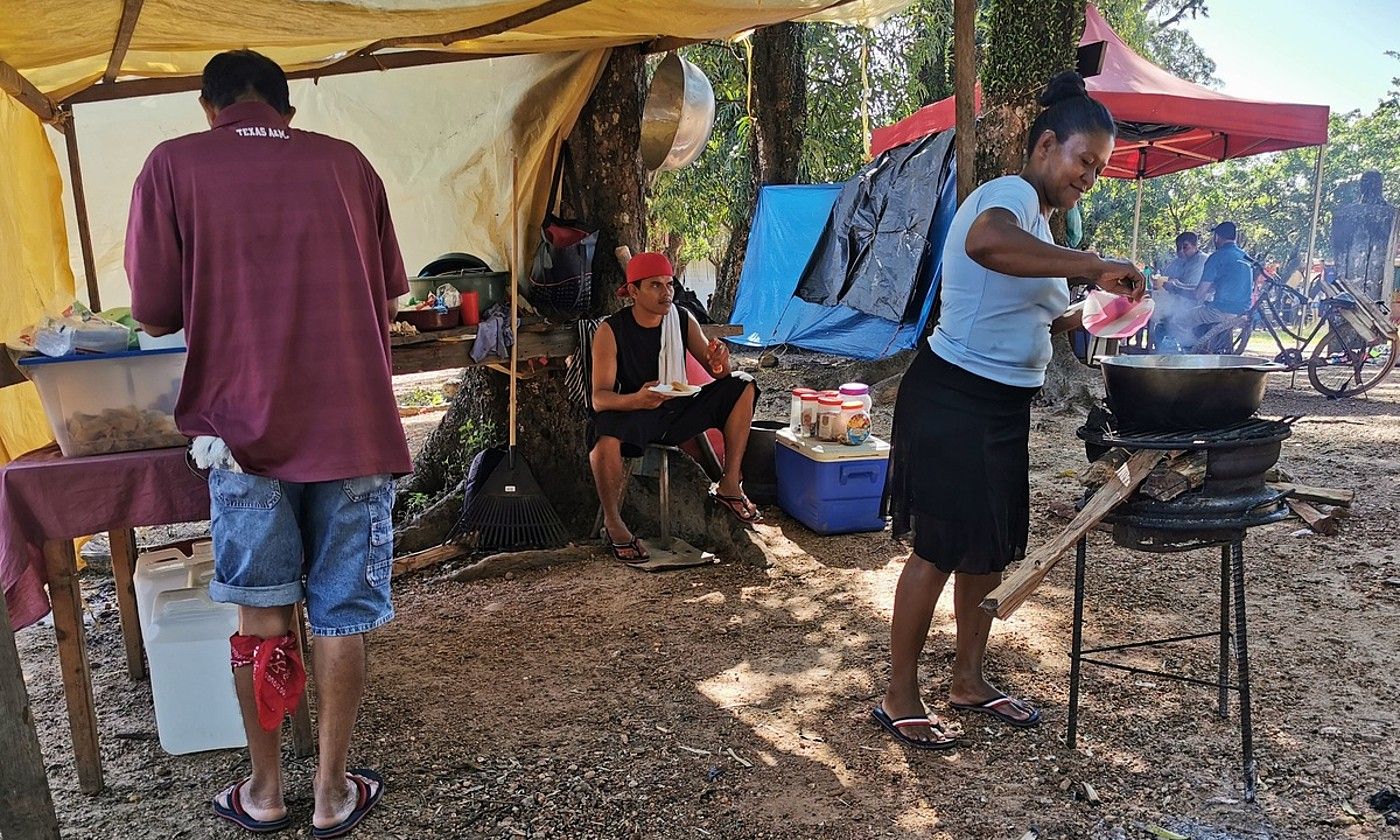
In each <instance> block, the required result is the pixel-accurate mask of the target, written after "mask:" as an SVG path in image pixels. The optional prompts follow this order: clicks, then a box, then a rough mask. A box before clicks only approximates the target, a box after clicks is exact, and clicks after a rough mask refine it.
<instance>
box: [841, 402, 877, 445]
mask: <svg viewBox="0 0 1400 840" xmlns="http://www.w3.org/2000/svg"><path fill="white" fill-rule="evenodd" d="M837 425H838V430H839V433H840V437H841V442H842V443H844V444H847V445H849V446H860V445H861V444H862V443H865V442H866V441H867V440H869V439H870V409H869V408H867V407H866V405H865V403H863V402H861V401H860V400H846V401H845V402H843V403H841V419H840V420H839V421H838V424H837Z"/></svg>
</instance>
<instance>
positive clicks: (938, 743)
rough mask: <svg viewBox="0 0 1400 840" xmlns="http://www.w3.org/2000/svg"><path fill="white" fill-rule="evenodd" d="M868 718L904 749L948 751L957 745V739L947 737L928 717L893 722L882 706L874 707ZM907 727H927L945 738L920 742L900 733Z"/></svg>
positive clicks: (945, 732)
mask: <svg viewBox="0 0 1400 840" xmlns="http://www.w3.org/2000/svg"><path fill="white" fill-rule="evenodd" d="M870 716H871V717H872V718H874V719H875V722H876V723H878V724H880V727H881V728H882V729H884V730H885V731H886V732H888V733H890V734H891V735H893V736H894V739H895V740H896V741H898V742H900V743H901V744H903V745H904V746H906V747H913V748H914V749H916V750H948V749H952V748H953V747H956V746H957V745H958V738H957V737H956V736H953V735H948V732H947V730H946V729H944V728H943V727H942V726H941V725H939V724H936V723H934V722H933V721H932V720H930V719H929V717H928V715H914V716H913V717H905V718H900V719H899V720H894V719H893V718H891V717H890V714H889V712H887V711H885V708H884V707H883V706H876V707H875V708H873V709H871V710H870ZM909 726H927V727H929V728H930V729H932V730H933V731H934V732H942V733H943V734H944V736H945V737H944V738H941V739H934V740H932V741H921V740H919V739H918V738H911V737H909V736H908V735H905V734H904V732H903V731H901V729H902V728H903V727H909Z"/></svg>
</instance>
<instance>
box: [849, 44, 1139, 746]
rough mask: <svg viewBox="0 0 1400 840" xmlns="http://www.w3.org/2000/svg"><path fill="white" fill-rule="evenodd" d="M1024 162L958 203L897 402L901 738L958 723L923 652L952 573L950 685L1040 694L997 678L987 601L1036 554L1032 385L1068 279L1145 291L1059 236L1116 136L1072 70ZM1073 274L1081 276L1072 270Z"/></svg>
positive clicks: (896, 670)
mask: <svg viewBox="0 0 1400 840" xmlns="http://www.w3.org/2000/svg"><path fill="white" fill-rule="evenodd" d="M1040 104H1041V105H1042V106H1043V107H1044V110H1043V111H1042V112H1041V113H1040V115H1039V116H1038V117H1037V118H1036V119H1035V122H1034V123H1033V124H1032V125H1031V129H1030V135H1029V137H1028V140H1027V148H1026V164H1025V166H1024V168H1023V169H1022V170H1021V173H1020V174H1019V175H1010V176H1006V177H1003V178H997V179H996V180H994V181H989V182H988V183H986V184H983V185H982V186H981V187H979V188H977V189H976V190H974V191H973V193H972V194H971V195H969V196H968V197H967V200H966V201H964V202H963V204H962V206H961V207H960V208H959V209H958V212H957V215H956V216H955V217H954V218H953V222H952V226H951V227H950V229H949V231H948V239H947V243H946V245H945V246H944V249H943V280H942V289H941V292H940V294H941V295H942V310H941V314H940V316H939V319H938V323H937V325H936V326H935V328H934V331H933V335H932V336H931V337H930V338H929V340H928V341H927V342H924V343H921V344H920V346H919V350H918V355H917V357H916V358H915V360H914V363H913V364H912V365H911V366H910V368H909V371H908V372H907V373H906V374H905V376H904V380H903V384H902V385H901V387H900V389H899V398H898V401H897V402H896V404H895V412H894V433H893V451H892V452H891V469H890V478H889V481H888V483H887V485H886V487H885V501H886V504H887V506H888V509H889V513H890V515H891V516H892V518H893V522H894V531H895V535H896V536H900V535H903V534H906V533H909V532H910V531H912V533H913V545H914V552H913V556H911V557H910V558H909V560H908V561H907V562H906V563H905V565H904V571H903V573H902V574H901V575H900V578H899V584H898V586H897V588H896V590H895V597H894V618H893V621H892V627H891V631H890V664H891V670H890V684H889V686H888V688H887V689H886V690H885V696H884V699H883V701H882V702H881V703H880V705H879V706H876V707H875V709H874V711H873V712H872V714H873V716H874V718H875V720H876V721H877V722H879V724H880V725H881V726H883V727H884V728H885V729H886V730H888V731H889V732H890V733H891V734H892V735H893V736H894V737H895V738H896V739H897V740H899V741H900V742H901V743H903V744H905V745H907V746H911V747H916V748H921V749H940V748H944V747H949V746H952V745H953V744H955V743H956V742H957V738H956V736H955V734H954V732H953V731H952V730H951V729H950V728H949V727H948V726H947V725H946V724H945V723H944V722H943V721H942V720H941V719H940V718H939V717H938V716H937V715H935V714H931V713H930V712H929V711H928V710H927V708H926V707H925V705H924V702H923V699H922V696H921V692H920V691H919V680H918V661H919V656H920V654H921V653H922V651H923V647H924V641H925V639H926V638H927V636H928V631H929V625H930V623H931V621H932V618H933V610H934V606H935V604H936V603H937V602H938V596H939V594H940V593H941V592H942V591H943V585H944V584H945V583H946V582H947V580H948V577H949V576H950V575H953V574H956V575H957V582H956V584H955V585H954V592H953V609H954V613H955V615H956V618H957V653H956V657H955V659H954V661H953V673H952V679H951V682H950V684H949V687H948V700H949V705H950V706H952V708H954V709H957V710H960V711H970V712H981V713H984V714H988V715H991V716H992V717H995V718H997V719H999V720H1001V721H1003V722H1005V723H1007V724H1010V725H1012V726H1020V727H1026V726H1034V725H1036V724H1038V723H1039V722H1040V710H1039V709H1036V708H1034V707H1033V706H1031V705H1030V704H1029V703H1027V702H1026V701H1024V700H1021V699H1018V698H1014V697H1011V696H1008V695H1006V694H1004V693H1002V692H1001V691H1000V690H998V689H997V688H995V687H994V686H992V684H991V683H989V682H987V680H986V678H985V677H984V676H983V673H982V662H983V658H984V655H985V653H986V650H987V634H988V631H989V630H990V629H991V621H992V618H991V615H990V614H988V613H987V612H985V611H983V610H982V609H980V608H979V606H978V605H979V604H980V603H981V601H982V599H983V598H984V597H985V596H986V595H987V594H988V593H989V592H991V590H992V589H994V588H995V587H996V586H997V584H998V583H1000V581H1001V573H1002V570H1003V569H1005V568H1006V566H1007V565H1008V564H1010V563H1011V562H1013V561H1016V560H1019V559H1021V558H1023V557H1024V556H1025V552H1026V534H1027V530H1028V526H1029V519H1030V488H1029V471H1030V455H1029V450H1028V447H1029V436H1030V404H1031V398H1032V397H1034V396H1035V394H1036V392H1037V390H1038V389H1039V388H1040V387H1041V385H1043V384H1044V382H1045V368H1046V365H1047V364H1048V363H1049V361H1050V356H1051V345H1050V337H1051V336H1052V335H1053V334H1055V333H1060V332H1064V331H1065V330H1069V329H1073V328H1075V327H1077V326H1079V316H1078V315H1077V314H1074V315H1069V314H1066V313H1065V309H1066V307H1068V305H1069V302H1070V294H1069V284H1070V283H1081V284H1082V283H1091V284H1093V285H1095V286H1097V287H1099V288H1101V289H1105V290H1107V291H1110V292H1114V293H1117V294H1122V295H1127V296H1130V297H1132V298H1134V299H1136V298H1140V297H1141V296H1142V294H1143V291H1144V290H1145V288H1146V282H1145V280H1144V279H1143V276H1142V274H1141V272H1139V271H1138V270H1137V268H1135V267H1134V266H1133V265H1132V264H1131V263H1128V262H1125V261H1122V260H1112V259H1104V258H1102V257H1099V256H1098V255H1096V254H1093V253H1089V252H1085V251H1076V250H1072V249H1069V248H1061V247H1059V246H1057V245H1055V244H1054V240H1053V238H1052V237H1051V235H1050V214H1051V213H1052V212H1053V211H1055V210H1060V211H1066V210H1069V209H1070V208H1071V207H1073V206H1074V205H1075V204H1076V203H1077V202H1078V201H1079V199H1080V198H1081V197H1082V196H1083V195H1084V193H1085V192H1087V191H1088V190H1089V188H1090V187H1092V186H1093V185H1094V182H1095V181H1096V180H1097V179H1098V177H1099V173H1101V172H1102V171H1103V168H1104V166H1105V165H1106V164H1107V163H1108V158H1109V155H1110V154H1111V153H1112V152H1113V141H1114V135H1115V131H1114V125H1113V117H1112V116H1111V115H1110V114H1109V112H1108V109H1107V108H1105V107H1104V106H1103V105H1101V104H1099V103H1098V102H1095V101H1094V100H1093V99H1090V98H1089V96H1088V94H1087V93H1086V92H1085V88H1084V80H1083V79H1082V78H1080V76H1079V75H1078V74H1077V73H1072V72H1069V73H1062V74H1060V75H1059V76H1056V77H1055V78H1054V79H1052V80H1051V81H1050V84H1049V85H1048V86H1047V87H1046V90H1045V92H1044V93H1043V94H1042V95H1041V97H1040ZM1066 278H1070V279H1069V282H1066Z"/></svg>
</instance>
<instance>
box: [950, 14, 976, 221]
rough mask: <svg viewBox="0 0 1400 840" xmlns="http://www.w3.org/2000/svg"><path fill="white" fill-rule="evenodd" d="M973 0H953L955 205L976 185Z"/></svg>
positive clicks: (960, 202)
mask: <svg viewBox="0 0 1400 840" xmlns="http://www.w3.org/2000/svg"><path fill="white" fill-rule="evenodd" d="M976 37H977V0H953V95H954V96H955V97H957V98H956V99H955V100H954V104H955V105H956V109H957V134H956V135H955V136H954V148H955V150H956V155H957V169H958V204H962V202H963V199H965V198H967V196H968V194H969V193H971V192H972V190H973V187H974V186H975V185H976V184H977V163H976V157H977V55H976V48H977V42H976Z"/></svg>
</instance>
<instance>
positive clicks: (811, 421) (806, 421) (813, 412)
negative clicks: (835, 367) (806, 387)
mask: <svg viewBox="0 0 1400 840" xmlns="http://www.w3.org/2000/svg"><path fill="white" fill-rule="evenodd" d="M799 399H800V400H801V402H802V425H801V427H800V428H799V429H798V432H797V433H798V434H799V435H801V436H802V437H813V436H814V435H816V433H817V408H818V406H817V400H818V399H819V398H818V397H817V392H816V391H811V392H809V393H806V394H803V395H802V396H801V397H800V398H799Z"/></svg>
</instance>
